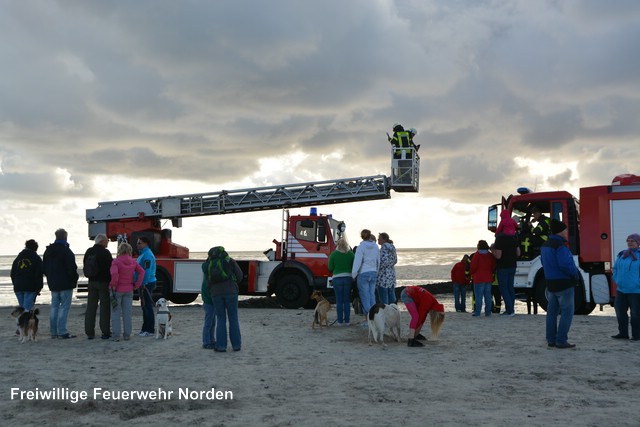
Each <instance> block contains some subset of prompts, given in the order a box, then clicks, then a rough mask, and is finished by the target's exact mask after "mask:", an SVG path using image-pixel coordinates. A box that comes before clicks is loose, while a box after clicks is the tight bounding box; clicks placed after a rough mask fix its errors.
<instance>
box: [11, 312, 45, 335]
mask: <svg viewBox="0 0 640 427" xmlns="http://www.w3.org/2000/svg"><path fill="white" fill-rule="evenodd" d="M38 314H40V310H39V309H37V308H34V309H33V310H31V311H26V310H25V309H24V308H22V307H16V308H15V309H14V310H13V311H12V312H11V315H12V316H13V317H15V318H16V324H17V326H18V332H19V333H20V337H19V338H18V341H19V342H21V343H25V342H27V341H33V342H36V341H37V339H36V336H37V334H38V323H39V322H40V321H39V320H38Z"/></svg>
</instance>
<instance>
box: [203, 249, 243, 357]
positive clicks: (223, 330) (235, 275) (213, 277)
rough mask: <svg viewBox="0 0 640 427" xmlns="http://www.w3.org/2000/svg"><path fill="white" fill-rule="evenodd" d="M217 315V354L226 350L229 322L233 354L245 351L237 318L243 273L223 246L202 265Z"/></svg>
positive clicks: (213, 251)
mask: <svg viewBox="0 0 640 427" xmlns="http://www.w3.org/2000/svg"><path fill="white" fill-rule="evenodd" d="M202 271H203V272H204V275H205V279H206V280H207V286H208V287H209V293H210V294H211V299H212V301H213V309H214V310H215V316H216V321H215V323H216V339H215V346H214V348H213V350H214V351H217V352H225V351H227V319H229V338H230V340H231V348H233V351H240V350H241V348H242V337H241V335H240V321H239V319H238V292H239V289H238V283H240V282H241V281H242V280H244V273H243V271H242V270H241V269H240V266H239V265H238V263H237V262H236V261H235V260H234V259H232V258H231V257H230V256H229V254H228V253H227V251H225V249H224V247H222V246H215V247H213V248H211V249H209V253H208V257H207V260H206V261H205V262H204V263H203V265H202Z"/></svg>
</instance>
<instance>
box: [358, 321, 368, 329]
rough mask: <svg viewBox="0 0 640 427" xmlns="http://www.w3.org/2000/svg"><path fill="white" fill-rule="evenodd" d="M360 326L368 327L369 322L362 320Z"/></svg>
mask: <svg viewBox="0 0 640 427" xmlns="http://www.w3.org/2000/svg"><path fill="white" fill-rule="evenodd" d="M360 327H362V328H368V327H369V324H368V323H367V322H362V323H360Z"/></svg>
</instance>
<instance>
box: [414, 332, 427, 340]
mask: <svg viewBox="0 0 640 427" xmlns="http://www.w3.org/2000/svg"><path fill="white" fill-rule="evenodd" d="M415 339H417V340H420V341H426V340H427V337H425V336H424V335H422V334H418V335H416V338H415Z"/></svg>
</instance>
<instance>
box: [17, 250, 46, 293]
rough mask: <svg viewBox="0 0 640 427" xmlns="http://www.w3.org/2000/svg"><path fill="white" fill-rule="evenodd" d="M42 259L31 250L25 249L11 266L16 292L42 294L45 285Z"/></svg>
mask: <svg viewBox="0 0 640 427" xmlns="http://www.w3.org/2000/svg"><path fill="white" fill-rule="evenodd" d="M42 274H43V273H42V258H40V256H39V255H38V254H37V253H36V251H32V250H31V249H23V250H22V252H20V253H19V254H18V256H17V257H16V259H15V260H14V261H13V264H12V265H11V282H12V283H13V290H14V292H40V289H42V286H43V284H44V280H43V277H42Z"/></svg>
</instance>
